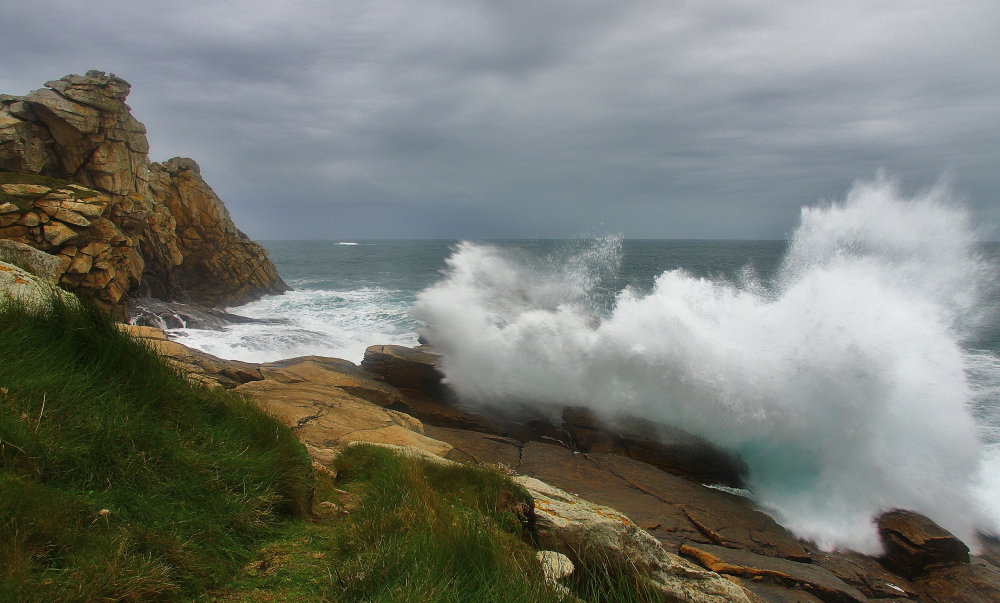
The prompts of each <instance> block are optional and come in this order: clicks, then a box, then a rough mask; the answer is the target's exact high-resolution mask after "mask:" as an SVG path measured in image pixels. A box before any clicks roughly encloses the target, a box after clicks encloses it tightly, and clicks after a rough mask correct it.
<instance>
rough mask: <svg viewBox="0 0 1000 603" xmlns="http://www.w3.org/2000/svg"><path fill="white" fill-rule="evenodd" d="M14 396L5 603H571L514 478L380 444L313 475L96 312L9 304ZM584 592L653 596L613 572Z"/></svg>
mask: <svg viewBox="0 0 1000 603" xmlns="http://www.w3.org/2000/svg"><path fill="white" fill-rule="evenodd" d="M0 388H2V389H0V602H6V601H18V602H21V601H23V602H29V601H46V602H48V601H135V602H139V601H161V600H192V599H198V600H203V601H225V602H227V603H235V602H245V603H250V602H253V603H256V602H260V601H303V602H304V601H329V602H338V603H339V602H348V601H371V602H381V603H390V602H399V603H402V602H411V601H426V602H431V601H433V602H442V603H443V602H459V601H485V602H496V603H501V602H508V601H509V602H514V601H517V602H522V601H537V602H555V601H562V600H566V601H569V600H573V599H572V598H571V597H565V596H562V595H560V594H558V593H557V592H556V591H554V590H553V589H551V588H550V587H548V586H547V585H546V584H545V582H544V580H543V578H542V575H541V572H540V569H539V567H538V564H537V563H536V562H535V558H534V550H533V549H532V548H531V547H530V546H529V544H528V543H527V541H528V540H529V537H530V533H529V529H528V526H527V525H526V521H527V518H528V516H529V515H528V512H527V511H528V505H529V502H530V499H529V497H528V495H527V493H526V492H525V491H524V490H523V489H521V488H519V487H518V486H516V485H514V484H513V483H512V482H510V481H509V480H507V479H506V478H505V477H504V476H502V475H500V474H499V473H496V472H494V471H491V470H488V469H484V468H478V467H469V466H439V465H435V464H429V463H426V462H421V461H419V460H416V459H410V458H405V457H401V456H398V455H395V454H392V453H391V452H389V451H387V450H385V449H383V448H378V447H372V446H358V447H354V448H351V449H349V450H348V451H347V452H345V453H343V454H341V455H340V456H339V457H338V458H337V460H336V464H335V467H334V469H335V470H336V472H337V477H336V479H333V478H332V477H331V476H330V475H327V474H322V473H321V474H317V475H313V471H312V469H311V466H310V463H309V460H308V458H307V456H306V455H305V453H304V450H303V448H302V446H301V445H300V444H299V443H298V441H297V440H296V439H295V437H294V435H293V434H292V432H291V431H290V430H288V429H287V428H285V427H284V426H282V425H280V424H279V423H278V422H277V421H275V420H274V419H272V418H270V417H268V416H266V415H265V414H263V413H261V412H260V411H259V410H258V409H257V408H256V407H254V406H253V405H251V404H248V403H247V402H246V401H245V400H243V399H242V398H240V397H238V396H235V395H232V394H230V393H226V392H222V391H210V390H207V389H204V388H203V387H200V386H196V385H192V384H189V383H187V382H186V381H184V380H183V379H181V378H180V377H178V376H177V375H176V374H175V373H174V372H173V371H172V370H171V369H170V368H169V367H167V366H166V365H164V364H163V362H162V361H161V360H160V359H159V358H157V357H156V355H155V354H153V353H152V352H151V351H150V350H148V349H147V348H145V347H144V346H143V345H141V344H139V343H137V342H135V341H133V340H132V339H130V338H128V337H126V336H124V335H123V334H121V333H120V332H119V331H118V330H117V329H116V328H115V327H114V325H113V324H112V323H111V322H110V320H109V319H108V318H107V317H106V316H105V315H104V314H103V313H101V312H100V311H97V310H92V309H87V308H67V307H56V308H55V309H54V310H53V311H52V312H51V313H28V312H25V311H24V310H23V309H18V308H11V307H6V308H0ZM314 492H315V497H313V496H312V494H313V493H314ZM324 503H326V504H324ZM330 503H333V505H331V504H330ZM344 507H347V508H351V509H352V511H351V512H350V513H349V514H347V513H344V512H343V508H344ZM296 517H298V518H299V519H296ZM569 583H570V585H571V587H572V588H573V590H574V592H575V593H576V594H577V595H579V596H581V597H582V598H584V599H585V600H587V601H589V602H592V603H601V602H602V601H608V602H611V601H614V602H625V601H647V600H649V601H651V600H655V597H654V596H653V595H651V594H650V593H649V592H645V593H644V594H640V592H639V591H640V590H643V589H639V588H637V584H638V582H637V581H636V580H635V577H634V576H625V575H618V576H617V577H613V576H611V575H610V574H609V573H608V572H607V571H605V570H604V568H602V567H595V568H590V569H588V568H582V569H579V570H578V571H577V572H576V573H575V574H574V576H573V577H572V578H571V580H569Z"/></svg>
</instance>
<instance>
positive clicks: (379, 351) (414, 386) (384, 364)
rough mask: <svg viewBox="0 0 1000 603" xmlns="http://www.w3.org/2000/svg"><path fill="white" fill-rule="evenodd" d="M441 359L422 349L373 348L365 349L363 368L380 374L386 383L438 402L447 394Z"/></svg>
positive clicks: (378, 346)
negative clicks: (443, 380)
mask: <svg viewBox="0 0 1000 603" xmlns="http://www.w3.org/2000/svg"><path fill="white" fill-rule="evenodd" d="M440 364H441V357H440V356H439V355H437V354H435V353H433V352H430V351H428V350H426V349H421V348H408V347H405V346H400V345H373V346H370V347H369V348H368V349H367V350H365V356H364V359H363V360H362V361H361V368H363V369H365V370H366V371H368V372H369V373H372V374H375V375H378V377H380V378H381V379H383V380H385V382H386V383H388V384H390V385H393V386H395V387H398V388H400V389H406V390H411V391H412V392H414V393H415V394H417V395H418V396H423V397H426V398H432V399H437V398H440V397H442V396H443V395H444V393H445V391H444V387H443V384H442V382H441V380H442V378H443V377H444V375H443V374H442V373H441V371H440V369H439V366H440Z"/></svg>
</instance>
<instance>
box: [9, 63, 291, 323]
mask: <svg viewBox="0 0 1000 603" xmlns="http://www.w3.org/2000/svg"><path fill="white" fill-rule="evenodd" d="M45 86H46V87H45V88H42V89H39V90H35V91H33V92H30V93H28V94H27V95H25V96H12V95H7V94H3V95H0V239H10V240H13V241H16V242H19V243H24V244H27V245H30V246H32V247H35V248H37V249H41V250H43V251H46V252H48V253H50V254H53V255H58V256H60V258H61V259H62V269H61V272H60V274H59V283H60V284H61V285H62V286H63V287H65V288H67V289H69V290H72V291H75V292H77V293H81V294H84V295H86V296H88V297H92V298H94V299H95V300H97V301H98V302H99V303H100V304H102V305H103V306H106V307H107V308H109V309H114V310H116V311H123V310H124V308H125V305H126V304H127V300H128V297H127V296H128V294H130V293H132V294H142V295H149V296H152V297H157V298H160V299H165V300H168V301H185V302H191V303H197V304H202V305H207V306H215V307H218V306H229V305H238V304H241V303H245V302H248V301H252V300H254V299H257V298H259V297H261V296H263V295H266V294H276V293H282V292H284V291H287V290H288V286H287V285H285V283H284V282H283V281H282V280H281V277H279V276H278V272H277V270H276V269H275V267H274V264H272V263H271V261H270V259H268V257H267V252H266V250H264V248H263V247H261V246H260V245H258V244H257V243H255V242H253V241H251V240H250V239H249V237H247V236H246V235H245V234H243V233H242V232H240V230H239V229H237V228H236V226H235V224H233V221H232V218H231V217H230V215H229V212H228V211H227V210H226V208H225V205H224V204H223V203H222V200H221V199H219V197H218V196H217V195H216V194H215V192H214V191H212V189H211V187H210V186H208V184H207V183H205V181H204V180H203V179H202V178H201V173H200V169H199V167H198V164H197V163H195V162H194V161H193V160H191V159H185V158H179V157H175V158H173V159H171V160H169V161H166V162H164V163H162V164H161V163H151V162H150V161H149V156H148V153H149V143H148V141H147V140H146V128H145V127H144V126H143V125H142V124H141V123H140V122H139V121H137V120H136V119H135V118H134V117H133V116H132V113H131V109H130V108H129V106H128V105H127V104H125V98H126V97H127V96H128V93H129V90H130V88H131V86H130V85H129V84H128V82H126V81H125V80H123V79H121V78H118V77H115V75H114V74H110V75H106V74H105V73H104V72H102V71H88V72H87V73H86V75H83V76H80V75H67V76H65V77H63V78H61V79H59V80H55V81H50V82H46V83H45Z"/></svg>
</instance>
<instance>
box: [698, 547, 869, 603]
mask: <svg viewBox="0 0 1000 603" xmlns="http://www.w3.org/2000/svg"><path fill="white" fill-rule="evenodd" d="M680 552H681V554H683V555H685V556H687V557H690V558H692V559H696V560H697V561H698V562H699V563H700V564H701V565H702V566H704V567H705V568H706V569H710V570H712V571H713V572H717V573H720V574H729V575H733V576H738V577H740V578H745V579H750V580H753V579H755V578H759V579H761V580H765V581H770V582H774V583H777V584H783V585H785V586H795V587H797V588H801V589H803V590H805V591H807V592H809V593H810V594H812V595H814V596H816V597H818V598H820V599H822V600H823V601H825V602H826V603H864V602H866V601H867V600H868V599H867V597H865V595H864V594H863V593H861V592H860V591H858V590H857V589H856V588H854V587H852V586H850V585H849V584H847V583H846V582H844V581H843V580H841V579H840V578H838V577H837V576H835V575H834V574H833V573H832V572H830V571H828V570H825V569H823V568H822V567H819V566H817V565H813V564H811V563H799V562H797V561H789V560H787V559H777V558H775V557H767V556H764V555H757V554H755V553H750V552H748V551H740V550H736V549H729V548H726V547H721V546H715V545H711V544H685V545H683V546H681V549H680Z"/></svg>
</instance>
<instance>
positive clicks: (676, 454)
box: [562, 407, 748, 488]
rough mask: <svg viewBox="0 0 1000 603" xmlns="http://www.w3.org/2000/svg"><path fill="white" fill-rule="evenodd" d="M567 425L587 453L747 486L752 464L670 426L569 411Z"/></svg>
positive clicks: (709, 481)
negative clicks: (747, 463) (746, 477)
mask: <svg viewBox="0 0 1000 603" xmlns="http://www.w3.org/2000/svg"><path fill="white" fill-rule="evenodd" d="M562 418H563V425H564V427H565V429H566V430H567V431H568V432H569V433H570V434H571V435H572V437H573V442H574V444H575V445H576V448H577V449H578V450H580V451H581V452H610V453H614V454H620V455H624V456H628V457H631V458H634V459H636V460H639V461H642V462H644V463H647V464H650V465H653V466H655V467H658V468H660V469H662V470H663V471H666V472H667V473H670V474H673V475H679V476H682V477H688V478H691V479H696V480H698V481H700V482H702V483H707V484H722V485H725V486H730V487H734V488H740V487H743V478H744V476H745V475H746V473H747V470H748V469H747V466H746V463H744V462H743V461H741V460H740V459H739V458H738V457H737V456H736V455H734V454H730V453H727V452H725V451H722V450H719V449H718V448H716V447H715V446H713V445H711V444H710V443H709V442H708V441H707V440H704V439H703V438H699V437H697V436H695V435H692V434H690V433H687V432H685V431H683V430H681V429H677V428H676V427H672V426H670V425H664V424H658V423H654V422H653V421H649V420H645V419H639V418H636V417H598V416H597V415H596V414H594V413H593V412H592V411H591V410H589V409H586V408H574V407H570V408H566V409H564V410H563V413H562Z"/></svg>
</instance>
